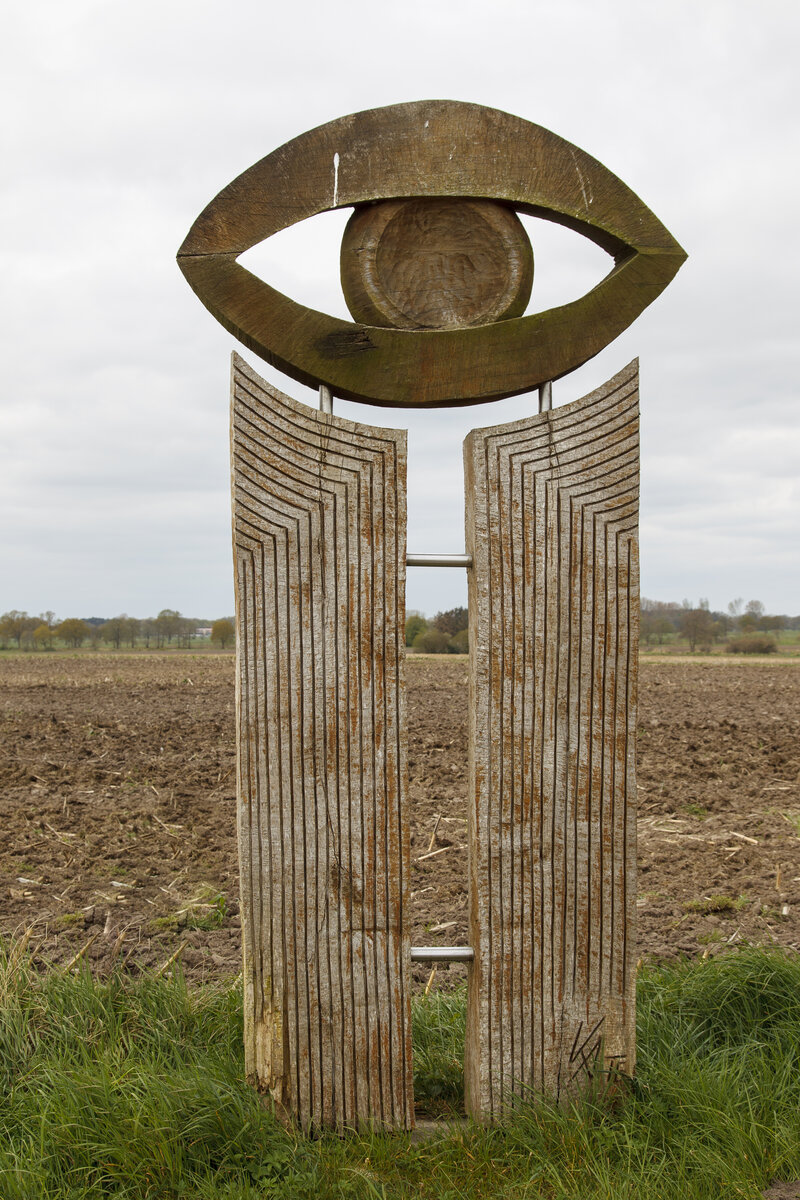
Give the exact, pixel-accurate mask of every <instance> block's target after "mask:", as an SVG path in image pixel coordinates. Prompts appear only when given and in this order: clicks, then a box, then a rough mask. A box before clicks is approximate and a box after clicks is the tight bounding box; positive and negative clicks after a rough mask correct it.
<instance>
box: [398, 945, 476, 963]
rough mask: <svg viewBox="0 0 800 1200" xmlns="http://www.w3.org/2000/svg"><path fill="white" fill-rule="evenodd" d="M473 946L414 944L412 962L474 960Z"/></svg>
mask: <svg viewBox="0 0 800 1200" xmlns="http://www.w3.org/2000/svg"><path fill="white" fill-rule="evenodd" d="M474 957H475V951H474V950H473V949H472V946H412V947H411V961H412V962H472V960H473V958H474Z"/></svg>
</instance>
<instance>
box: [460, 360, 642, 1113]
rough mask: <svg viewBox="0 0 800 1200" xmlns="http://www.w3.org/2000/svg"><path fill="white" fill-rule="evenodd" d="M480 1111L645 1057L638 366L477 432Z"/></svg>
mask: <svg viewBox="0 0 800 1200" xmlns="http://www.w3.org/2000/svg"><path fill="white" fill-rule="evenodd" d="M464 459H465V476H466V524H467V551H468V553H470V554H472V556H473V566H472V568H471V569H470V571H469V573H468V574H469V588H470V600H469V606H470V644H471V653H472V656H471V780H470V813H469V816H470V836H469V842H470V881H469V886H470V905H471V941H472V945H473V947H474V950H475V962H474V967H473V971H472V978H471V982H470V995H469V1013H468V1022H467V1048H466V1068H465V1073H466V1089H467V1104H468V1109H469V1111H470V1112H471V1113H472V1114H473V1115H474V1116H476V1117H479V1118H480V1119H483V1120H492V1119H496V1118H497V1117H498V1116H499V1115H500V1114H501V1113H502V1111H503V1108H504V1107H505V1105H506V1103H507V1101H508V1099H509V1097H510V1096H511V1095H512V1094H516V1095H518V1096H519V1095H523V1096H524V1095H526V1094H527V1090H528V1089H530V1088H534V1089H535V1090H537V1091H540V1092H545V1093H548V1094H549V1095H551V1096H554V1097H561V1096H564V1095H565V1094H568V1093H569V1092H570V1091H572V1090H573V1089H575V1088H576V1087H579V1086H581V1084H582V1083H583V1082H585V1080H586V1077H587V1076H593V1075H596V1074H597V1073H598V1072H609V1071H611V1070H612V1069H615V1070H619V1071H621V1072H623V1073H625V1074H631V1073H632V1072H633V1067H634V1056H635V1040H634V1039H635V1032H634V1018H635V1011H634V1008H635V979H634V968H635V953H634V923H635V797H636V789H635V780H634V754H635V728H636V685H637V652H638V541H637V523H638V494H639V459H638V366H637V364H636V363H632V364H631V365H630V366H629V367H627V368H626V369H625V370H624V371H622V372H621V373H620V374H619V375H617V376H616V377H615V378H614V379H612V380H611V381H610V382H609V383H608V384H606V385H605V386H604V387H602V388H600V389H599V390H597V391H595V392H593V393H592V394H591V395H589V396H587V397H585V398H584V399H582V400H578V401H576V402H575V403H573V404H568V405H565V406H563V407H561V408H558V409H556V410H555V411H552V412H547V413H542V414H540V415H537V416H533V417H531V418H530V419H528V420H524V421H518V422H514V423H512V424H509V425H501V426H497V427H495V428H492V429H482V430H475V431H473V432H472V433H471V434H469V436H468V437H467V439H466V441H465V447H464Z"/></svg>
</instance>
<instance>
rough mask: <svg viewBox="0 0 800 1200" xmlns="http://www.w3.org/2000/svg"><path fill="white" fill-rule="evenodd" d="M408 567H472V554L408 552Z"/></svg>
mask: <svg viewBox="0 0 800 1200" xmlns="http://www.w3.org/2000/svg"><path fill="white" fill-rule="evenodd" d="M406 566H407V567H471V566H472V555H471V554H407V555H406Z"/></svg>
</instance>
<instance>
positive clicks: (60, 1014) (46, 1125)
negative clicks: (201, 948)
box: [0, 948, 800, 1200]
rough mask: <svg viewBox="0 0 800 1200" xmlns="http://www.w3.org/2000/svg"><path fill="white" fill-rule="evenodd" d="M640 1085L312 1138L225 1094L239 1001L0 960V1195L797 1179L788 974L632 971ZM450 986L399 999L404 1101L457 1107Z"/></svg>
mask: <svg viewBox="0 0 800 1200" xmlns="http://www.w3.org/2000/svg"><path fill="white" fill-rule="evenodd" d="M639 991H640V995H639V1064H638V1070H637V1077H636V1082H635V1083H634V1084H633V1085H632V1087H631V1088H630V1089H628V1090H627V1091H625V1092H623V1093H620V1094H618V1095H617V1096H616V1098H615V1099H614V1100H613V1101H611V1102H609V1101H606V1102H605V1103H604V1102H603V1101H602V1099H601V1098H598V1097H594V1098H592V1097H587V1098H586V1099H585V1100H584V1101H583V1102H582V1103H580V1104H578V1105H577V1106H575V1107H573V1108H571V1109H569V1110H566V1109H562V1110H559V1109H556V1108H555V1107H553V1106H552V1105H548V1104H545V1103H543V1102H534V1101H533V1100H531V1102H529V1103H524V1104H519V1105H518V1106H517V1109H516V1112H515V1113H514V1114H513V1116H512V1117H511V1118H510V1119H509V1121H508V1122H507V1123H506V1124H505V1125H504V1126H503V1127H502V1128H495V1129H491V1130H484V1129H480V1128H478V1127H476V1126H474V1125H471V1124H462V1125H454V1126H452V1127H447V1126H445V1129H444V1131H443V1133H442V1135H441V1136H439V1137H435V1138H433V1139H432V1140H429V1141H424V1142H420V1143H413V1144H412V1143H411V1142H410V1140H409V1138H408V1137H407V1136H403V1135H395V1136H388V1135H381V1134H376V1133H369V1132H362V1133H352V1134H349V1135H347V1136H345V1137H341V1138H340V1137H335V1136H332V1135H326V1136H325V1137H321V1138H318V1139H316V1140H308V1139H305V1138H303V1137H300V1136H296V1135H294V1134H293V1133H291V1132H287V1131H286V1130H285V1129H283V1128H282V1127H281V1126H279V1125H278V1124H276V1122H275V1121H274V1120H273V1119H272V1117H271V1115H270V1114H269V1112H268V1111H267V1110H266V1109H265V1108H264V1107H263V1105H262V1104H261V1103H260V1102H259V1100H258V1098H257V1097H256V1095H255V1094H254V1093H253V1092H252V1091H251V1089H250V1088H248V1087H247V1085H246V1084H244V1083H243V1082H242V1073H243V1063H242V1051H241V1038H242V1028H241V995H240V992H239V989H238V988H234V987H228V988H225V987H221V986H213V987H212V986H205V987H203V988H199V989H197V990H195V991H191V992H190V991H188V990H187V988H186V987H185V986H184V984H183V982H182V980H181V979H180V977H178V978H176V979H174V980H165V979H154V978H143V979H141V980H139V981H136V982H134V981H130V980H126V979H123V978H121V977H118V978H114V979H112V980H110V981H108V982H102V983H101V982H96V981H94V980H93V979H92V978H91V977H90V976H89V975H88V974H87V973H85V972H84V973H82V974H77V975H75V974H72V975H64V974H63V973H61V972H57V971H51V972H49V973H48V974H45V975H37V974H36V973H35V972H33V970H32V969H31V968H30V965H29V964H28V962H27V960H26V958H25V956H24V954H23V953H20V952H19V949H17V950H15V949H13V948H12V949H11V950H10V951H9V952H8V953H7V954H6V955H5V957H4V959H3V960H2V961H1V962H0V1088H2V1096H1V1097H0V1196H2V1198H3V1200H88V1198H92V1200H94V1198H97V1200H105V1198H107V1197H109V1198H110V1197H114V1198H117V1200H123V1198H125V1200H167V1198H169V1200H171V1198H173V1197H175V1198H181V1200H257V1198H258V1200H263V1198H265V1197H287V1198H288V1197H291V1198H292V1200H304V1198H306V1197H307V1198H308V1200H311V1198H312V1197H313V1198H314V1200H317V1198H321V1200H327V1198H332V1197H350V1198H352V1200H360V1198H364V1200H375V1198H382V1200H390V1198H395V1197H397V1198H399V1197H423V1198H428V1197H430V1198H431V1200H433V1198H434V1197H435V1198H436V1200H456V1198H459V1200H462V1198H464V1200H471V1198H476V1197H493V1198H494V1197H500V1198H511V1197H514V1198H515V1200H516V1198H522V1197H527V1198H530V1200H533V1198H535V1197H546V1198H547V1200H600V1198H603V1200H612V1198H613V1200H621V1198H622V1200H624V1198H629V1200H634V1198H635V1200H656V1198H657V1200H673V1198H674V1200H706V1198H708V1200H718V1198H719V1197H721V1196H723V1197H752V1198H753V1200H756V1198H757V1197H758V1196H759V1195H760V1192H761V1190H762V1189H763V1188H764V1187H765V1186H766V1185H767V1184H768V1183H769V1182H770V1181H771V1180H772V1179H774V1178H776V1177H777V1178H783V1179H793V1178H797V1177H798V1176H800V960H798V958H796V957H790V956H788V955H784V954H782V953H778V952H766V951H756V950H744V951H741V952H739V953H731V954H728V955H726V956H724V957H720V958H717V959H711V960H709V961H707V962H700V963H696V964H692V965H690V964H684V965H681V966H679V967H672V968H669V969H658V970H655V969H653V970H648V971H646V972H645V973H644V974H643V975H642V976H641V979H640V989H639ZM464 1007H465V997H464V993H463V991H457V992H455V993H451V994H450V995H436V996H432V997H429V998H428V999H422V1000H420V1001H418V1002H417V1003H416V1006H415V1013H414V1042H415V1055H416V1070H417V1081H416V1086H417V1091H418V1094H419V1095H420V1096H421V1097H422V1098H423V1099H424V1100H425V1102H426V1104H427V1103H441V1104H443V1105H449V1106H450V1108H451V1109H455V1108H457V1107H458V1105H459V1103H460V1073H459V1070H458V1067H457V1063H458V1061H459V1059H460V1054H461V1040H462V1038H463V1018H464Z"/></svg>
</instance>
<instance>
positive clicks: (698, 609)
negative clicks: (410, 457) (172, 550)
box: [0, 596, 800, 654]
mask: <svg viewBox="0 0 800 1200" xmlns="http://www.w3.org/2000/svg"><path fill="white" fill-rule="evenodd" d="M468 625H469V618H468V613H467V609H466V608H450V609H447V611H445V612H438V613H437V614H436V616H435V617H431V618H430V619H429V618H428V617H426V616H424V615H423V614H422V613H420V612H414V611H412V612H410V613H409V614H408V617H407V619H406V628H405V642H406V646H407V647H408V648H409V649H411V650H415V651H419V652H421V653H423V654H466V653H467V651H468V650H469V633H468ZM784 630H800V616H795V617H789V616H786V615H781V616H775V615H772V614H770V613H768V612H767V611H766V609H765V607H764V605H763V604H762V603H761V601H760V600H748V602H747V603H746V604H745V603H744V601H742V600H741V599H737V600H732V601H731V602H730V604H729V605H728V607H727V610H726V611H725V612H714V611H712V610H711V608H710V607H709V603H708V601H707V600H703V599H701V600H699V601H698V603H697V604H693V603H692V602H691V601H690V600H684V601H683V603H682V604H678V603H676V602H674V601H669V602H665V601H663V600H649V599H648V598H647V597H646V596H643V597H642V601H641V627H640V640H641V643H642V645H644V646H663V645H669V644H674V643H676V642H687V643H688V646H689V649H690V651H691V652H692V653H695V652H696V651H700V652H706V653H707V652H708V651H710V650H711V648H712V646H713V645H715V644H722V645H723V646H724V648H725V649H727V650H728V651H730V652H731V653H732V654H770V653H773V652H775V651H776V650H777V648H778V635H779V634H780V633H781V632H782V631H784ZM235 640H236V634H235V626H234V622H233V619H232V618H231V617H219V618H218V619H217V620H215V621H208V620H204V619H200V618H196V617H184V616H182V615H181V614H180V613H179V612H178V611H177V610H176V609H173V608H162V610H161V612H160V613H159V614H158V616H157V617H145V618H139V617H129V616H128V615H127V613H120V615H119V616H117V617H110V618H102V617H83V618H79V617H67V618H66V619H65V620H61V621H59V620H57V619H56V614H55V613H54V612H51V611H47V612H43V613H39V615H38V616H30V615H29V614H28V613H26V612H20V611H18V610H16V609H12V610H11V611H10V612H6V613H3V615H2V616H0V650H5V649H8V648H13V647H16V648H17V649H19V650H53V649H55V648H56V647H57V646H64V647H67V648H69V649H72V650H77V649H80V648H81V647H84V646H86V647H91V648H92V649H95V650H97V649H99V648H100V646H102V645H106V646H111V647H113V649H115V650H121V649H131V650H134V649H146V650H149V649H154V650H161V649H164V648H165V647H179V648H182V649H188V648H189V647H190V646H192V645H196V644H197V642H198V641H207V642H210V643H211V644H212V645H214V646H216V647H218V648H219V649H221V650H228V649H231V648H232V647H233V646H234V644H235Z"/></svg>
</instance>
